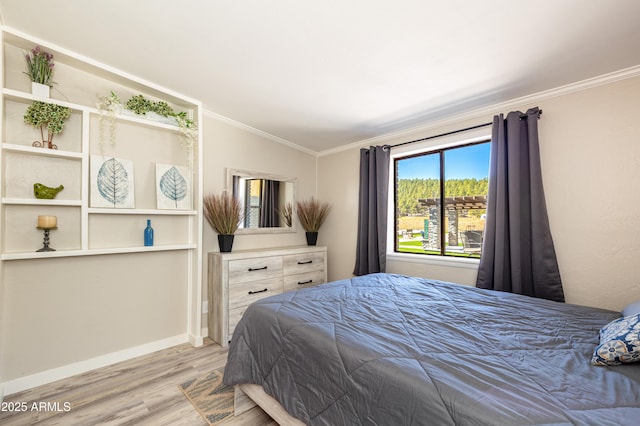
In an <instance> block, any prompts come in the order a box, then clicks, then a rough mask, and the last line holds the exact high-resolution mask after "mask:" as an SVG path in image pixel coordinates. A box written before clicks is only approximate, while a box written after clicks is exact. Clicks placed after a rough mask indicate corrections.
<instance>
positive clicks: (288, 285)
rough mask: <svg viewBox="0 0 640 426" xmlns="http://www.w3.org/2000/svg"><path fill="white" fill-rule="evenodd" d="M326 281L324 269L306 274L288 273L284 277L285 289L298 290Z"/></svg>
mask: <svg viewBox="0 0 640 426" xmlns="http://www.w3.org/2000/svg"><path fill="white" fill-rule="evenodd" d="M323 283H324V271H313V272H306V273H304V274H294V275H287V276H286V277H284V291H291V290H298V289H301V288H303V287H312V286H314V285H318V284H323Z"/></svg>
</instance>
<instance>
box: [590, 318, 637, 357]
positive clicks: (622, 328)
mask: <svg viewBox="0 0 640 426" xmlns="http://www.w3.org/2000/svg"><path fill="white" fill-rule="evenodd" d="M639 361H640V314H636V315H630V316H627V317H622V318H618V319H617V320H613V321H611V322H610V323H609V324H607V325H605V326H604V327H602V329H601V330H600V345H598V347H597V348H596V350H595V351H594V352H593V357H592V358H591V363H592V364H593V365H620V364H627V363H631V362H639Z"/></svg>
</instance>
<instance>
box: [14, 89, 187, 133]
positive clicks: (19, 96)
mask: <svg viewBox="0 0 640 426" xmlns="http://www.w3.org/2000/svg"><path fill="white" fill-rule="evenodd" d="M2 92H3V94H4V97H5V99H9V100H13V101H28V102H33V101H40V102H48V103H52V104H57V105H62V106H65V107H68V108H71V109H74V110H77V111H87V112H89V113H92V114H98V115H99V114H100V111H99V110H98V109H97V108H95V107H90V106H86V105H80V104H74V103H72V102H66V101H61V100H59V99H52V98H49V99H41V98H36V97H35V96H33V95H32V94H31V93H25V92H19V91H17V90H12V89H7V88H4V89H2ZM116 118H117V119H118V120H123V121H129V122H132V123H136V124H142V125H144V126H149V127H156V128H159V129H163V130H169V131H172V132H178V131H179V130H180V128H179V127H178V126H175V125H171V124H167V123H161V122H157V121H153V120H149V119H145V118H142V117H139V116H136V115H129V114H126V113H125V114H117V115H116Z"/></svg>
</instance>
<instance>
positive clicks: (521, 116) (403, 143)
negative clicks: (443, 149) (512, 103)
mask: <svg viewBox="0 0 640 426" xmlns="http://www.w3.org/2000/svg"><path fill="white" fill-rule="evenodd" d="M541 114H542V110H539V111H538V117H537V118H540V115H541ZM520 118H527V114H520ZM492 124H493V121H491V122H489V123H483V124H477V125H475V126H471V127H465V128H464V129H458V130H452V131H450V132H446V133H441V134H439V135H434V136H427V137H426V138H422V139H416V140H413V141H408V142H400V143H397V144H395V145H383V148H385V149H391V148H395V147H397V146H402V145H409V144H410V143H416V142H423V141H428V140H430V139H436V138H441V137H443V136H449V135H454V134H456V133H462V132H468V131H469V130H474V129H479V128H481V127H487V126H491V125H492Z"/></svg>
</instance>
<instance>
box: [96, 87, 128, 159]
mask: <svg viewBox="0 0 640 426" xmlns="http://www.w3.org/2000/svg"><path fill="white" fill-rule="evenodd" d="M96 107H97V108H98V112H99V113H100V116H99V117H98V122H99V131H100V139H99V144H100V146H102V144H103V143H104V120H107V119H108V120H109V140H110V142H111V145H114V144H115V143H116V117H117V115H118V114H120V113H121V112H122V103H121V102H120V99H119V98H118V95H116V94H115V93H114V92H113V91H112V92H111V95H110V96H100V97H98V103H96Z"/></svg>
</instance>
